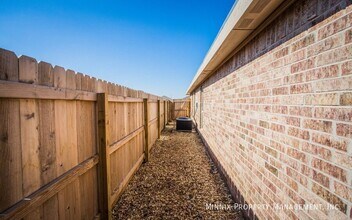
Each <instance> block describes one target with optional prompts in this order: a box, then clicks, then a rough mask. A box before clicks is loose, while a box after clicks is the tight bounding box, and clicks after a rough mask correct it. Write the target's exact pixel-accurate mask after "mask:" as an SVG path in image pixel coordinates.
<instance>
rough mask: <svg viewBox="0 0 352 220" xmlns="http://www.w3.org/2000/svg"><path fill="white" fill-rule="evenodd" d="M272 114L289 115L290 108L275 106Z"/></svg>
mask: <svg viewBox="0 0 352 220" xmlns="http://www.w3.org/2000/svg"><path fill="white" fill-rule="evenodd" d="M272 112H273V113H279V114H287V112H288V108H287V106H282V105H281V106H277V105H274V106H273V107H272Z"/></svg>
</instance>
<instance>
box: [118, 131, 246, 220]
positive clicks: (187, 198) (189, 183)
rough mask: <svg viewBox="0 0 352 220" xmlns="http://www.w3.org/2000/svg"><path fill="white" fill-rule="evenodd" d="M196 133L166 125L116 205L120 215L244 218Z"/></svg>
mask: <svg viewBox="0 0 352 220" xmlns="http://www.w3.org/2000/svg"><path fill="white" fill-rule="evenodd" d="M233 203H234V201H233V200H232V199H231V196H230V193H229V191H228V189H227V188H226V185H225V183H224V182H223V181H222V179H221V177H220V174H219V173H218V171H217V169H216V167H215V166H214V164H213V163H212V161H211V160H210V158H209V157H208V155H207V153H206V151H205V149H204V146H203V144H202V142H201V140H200V138H199V137H198V135H197V133H195V132H192V133H190V132H176V131H175V130H174V129H173V126H167V128H166V129H165V131H164V132H163V133H162V134H161V138H160V140H158V141H157V142H156V145H155V146H154V147H153V149H152V150H151V154H150V158H149V162H148V163H144V164H142V166H141V167H140V169H139V170H138V171H137V172H136V174H135V176H134V177H133V178H132V179H131V181H130V183H129V184H128V186H127V187H126V190H125V192H124V193H123V194H122V196H121V198H120V200H119V201H118V203H117V204H116V206H115V208H114V210H113V216H114V218H115V219H161V218H163V219H165V218H166V219H243V217H242V214H241V213H240V212H239V211H238V210H233V209H231V210H210V209H209V208H208V209H207V207H206V205H207V204H208V205H209V204H226V205H227V204H229V205H233Z"/></svg>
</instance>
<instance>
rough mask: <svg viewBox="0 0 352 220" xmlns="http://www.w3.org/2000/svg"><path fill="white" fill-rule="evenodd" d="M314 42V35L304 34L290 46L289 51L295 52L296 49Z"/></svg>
mask: <svg viewBox="0 0 352 220" xmlns="http://www.w3.org/2000/svg"><path fill="white" fill-rule="evenodd" d="M314 42H315V35H314V34H309V35H307V36H305V37H304V38H302V39H300V40H298V41H296V42H295V43H293V44H292V46H291V52H295V51H296V50H299V49H302V48H304V47H307V46H309V45H311V44H313V43H314Z"/></svg>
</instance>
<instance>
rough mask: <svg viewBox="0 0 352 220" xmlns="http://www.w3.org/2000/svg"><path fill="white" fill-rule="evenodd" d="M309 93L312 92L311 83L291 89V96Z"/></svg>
mask: <svg viewBox="0 0 352 220" xmlns="http://www.w3.org/2000/svg"><path fill="white" fill-rule="evenodd" d="M308 92H312V84H310V83H307V84H299V85H292V86H291V87H290V93H291V94H297V93H308Z"/></svg>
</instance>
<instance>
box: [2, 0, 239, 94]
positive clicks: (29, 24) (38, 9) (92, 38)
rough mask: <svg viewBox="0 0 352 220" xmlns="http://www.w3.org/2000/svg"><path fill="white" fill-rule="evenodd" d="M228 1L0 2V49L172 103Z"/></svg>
mask: <svg viewBox="0 0 352 220" xmlns="http://www.w3.org/2000/svg"><path fill="white" fill-rule="evenodd" d="M233 3H234V0H193V1H192V0H177V1H167V0H144V1H141V0H140V1H137V0H124V1H122V0H115V1H111V0H105V1H98V0H76V1H66V0H61V1H59V0H57V1H51V0H45V1H44V0H43V1H37V0H31V1H28V0H22V1H20V0H0V33H1V34H0V47H1V48H4V49H8V50H12V51H14V52H15V53H16V54H17V55H18V56H19V55H22V54H25V55H28V56H31V57H34V58H36V59H37V60H38V61H40V60H43V61H46V62H49V63H51V64H53V65H59V66H62V67H65V68H67V69H72V70H75V71H77V72H81V73H84V74H87V75H90V76H93V77H96V78H100V79H104V80H107V81H110V82H114V83H117V84H120V85H124V86H128V87H130V88H133V89H139V90H144V91H146V92H149V93H153V94H156V95H167V96H169V97H171V98H180V97H183V96H185V92H186V90H187V88H188V86H189V84H190V82H191V80H192V79H193V76H194V75H195V73H196V71H197V69H198V67H199V65H200V64H201V62H202V60H203V58H204V56H205V55H206V53H207V51H208V49H209V47H210V46H211V44H212V42H213V40H214V38H215V37H216V35H217V33H218V31H219V29H220V27H221V25H222V23H223V21H224V20H225V18H226V16H227V14H228V13H229V11H230V9H231V7H232V4H233Z"/></svg>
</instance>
